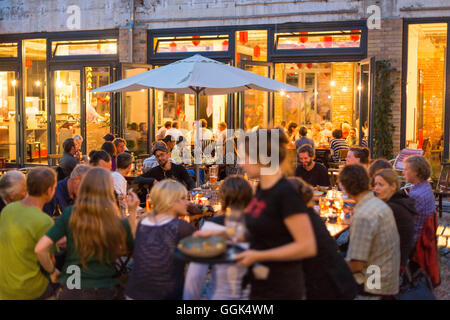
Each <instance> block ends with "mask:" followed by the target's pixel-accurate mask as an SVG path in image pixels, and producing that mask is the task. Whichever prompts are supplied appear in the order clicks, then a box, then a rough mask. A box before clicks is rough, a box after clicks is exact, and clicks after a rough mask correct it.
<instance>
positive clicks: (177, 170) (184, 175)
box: [142, 163, 195, 190]
mask: <svg viewBox="0 0 450 320" xmlns="http://www.w3.org/2000/svg"><path fill="white" fill-rule="evenodd" d="M142 177H144V178H153V179H156V180H158V181H161V180H164V179H174V180H177V181H178V182H181V183H182V184H184V185H185V187H186V188H187V189H188V190H191V189H193V188H194V186H195V183H194V180H192V178H191V176H190V175H189V173H188V172H187V170H186V169H185V168H184V167H183V166H182V165H178V164H175V163H171V167H170V170H168V171H164V170H163V169H162V168H161V166H156V167H154V168H151V169H150V170H149V171H147V172H146V173H144V174H143V175H142Z"/></svg>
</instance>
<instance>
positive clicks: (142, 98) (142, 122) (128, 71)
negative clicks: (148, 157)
mask: <svg viewBox="0 0 450 320" xmlns="http://www.w3.org/2000/svg"><path fill="white" fill-rule="evenodd" d="M146 71H148V69H147V68H131V67H127V68H125V70H124V76H123V78H128V77H131V76H134V75H137V74H139V73H142V72H146ZM123 95H124V99H125V101H124V104H123V106H124V107H123V110H124V115H125V121H124V122H125V139H126V140H127V148H128V150H130V151H132V152H134V153H135V154H136V155H138V154H142V153H147V144H148V90H144V89H142V90H139V91H129V92H125V93H123Z"/></svg>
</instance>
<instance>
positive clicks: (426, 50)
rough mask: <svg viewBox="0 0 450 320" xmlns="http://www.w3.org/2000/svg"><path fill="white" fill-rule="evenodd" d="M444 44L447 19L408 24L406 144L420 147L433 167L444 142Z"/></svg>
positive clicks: (436, 165)
mask: <svg viewBox="0 0 450 320" xmlns="http://www.w3.org/2000/svg"><path fill="white" fill-rule="evenodd" d="M446 46H447V24H446V23H428V24H411V25H409V26H408V67H407V84H406V146H407V147H410V148H418V149H423V150H424V155H425V156H426V157H427V158H428V159H429V160H430V161H431V162H432V166H433V168H434V169H433V171H438V170H439V169H438V168H439V162H440V159H441V158H440V157H441V152H442V150H443V146H444V138H443V129H444V110H445V106H444V101H445V99H444V98H445V90H444V84H445V63H446V61H445V57H446V50H447V48H446ZM434 174H436V172H434ZM437 174H438V172H437Z"/></svg>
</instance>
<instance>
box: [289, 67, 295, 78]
mask: <svg viewBox="0 0 450 320" xmlns="http://www.w3.org/2000/svg"><path fill="white" fill-rule="evenodd" d="M289 69H291V70H294V67H290V68H289ZM288 74H289V75H290V76H293V75H294V73H293V72H289V73H288Z"/></svg>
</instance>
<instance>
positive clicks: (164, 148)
mask: <svg viewBox="0 0 450 320" xmlns="http://www.w3.org/2000/svg"><path fill="white" fill-rule="evenodd" d="M158 150H159V151H164V152H169V149H167V145H166V143H165V142H164V141H157V142H155V144H154V145H153V150H152V154H155V152H156V151H158Z"/></svg>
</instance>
